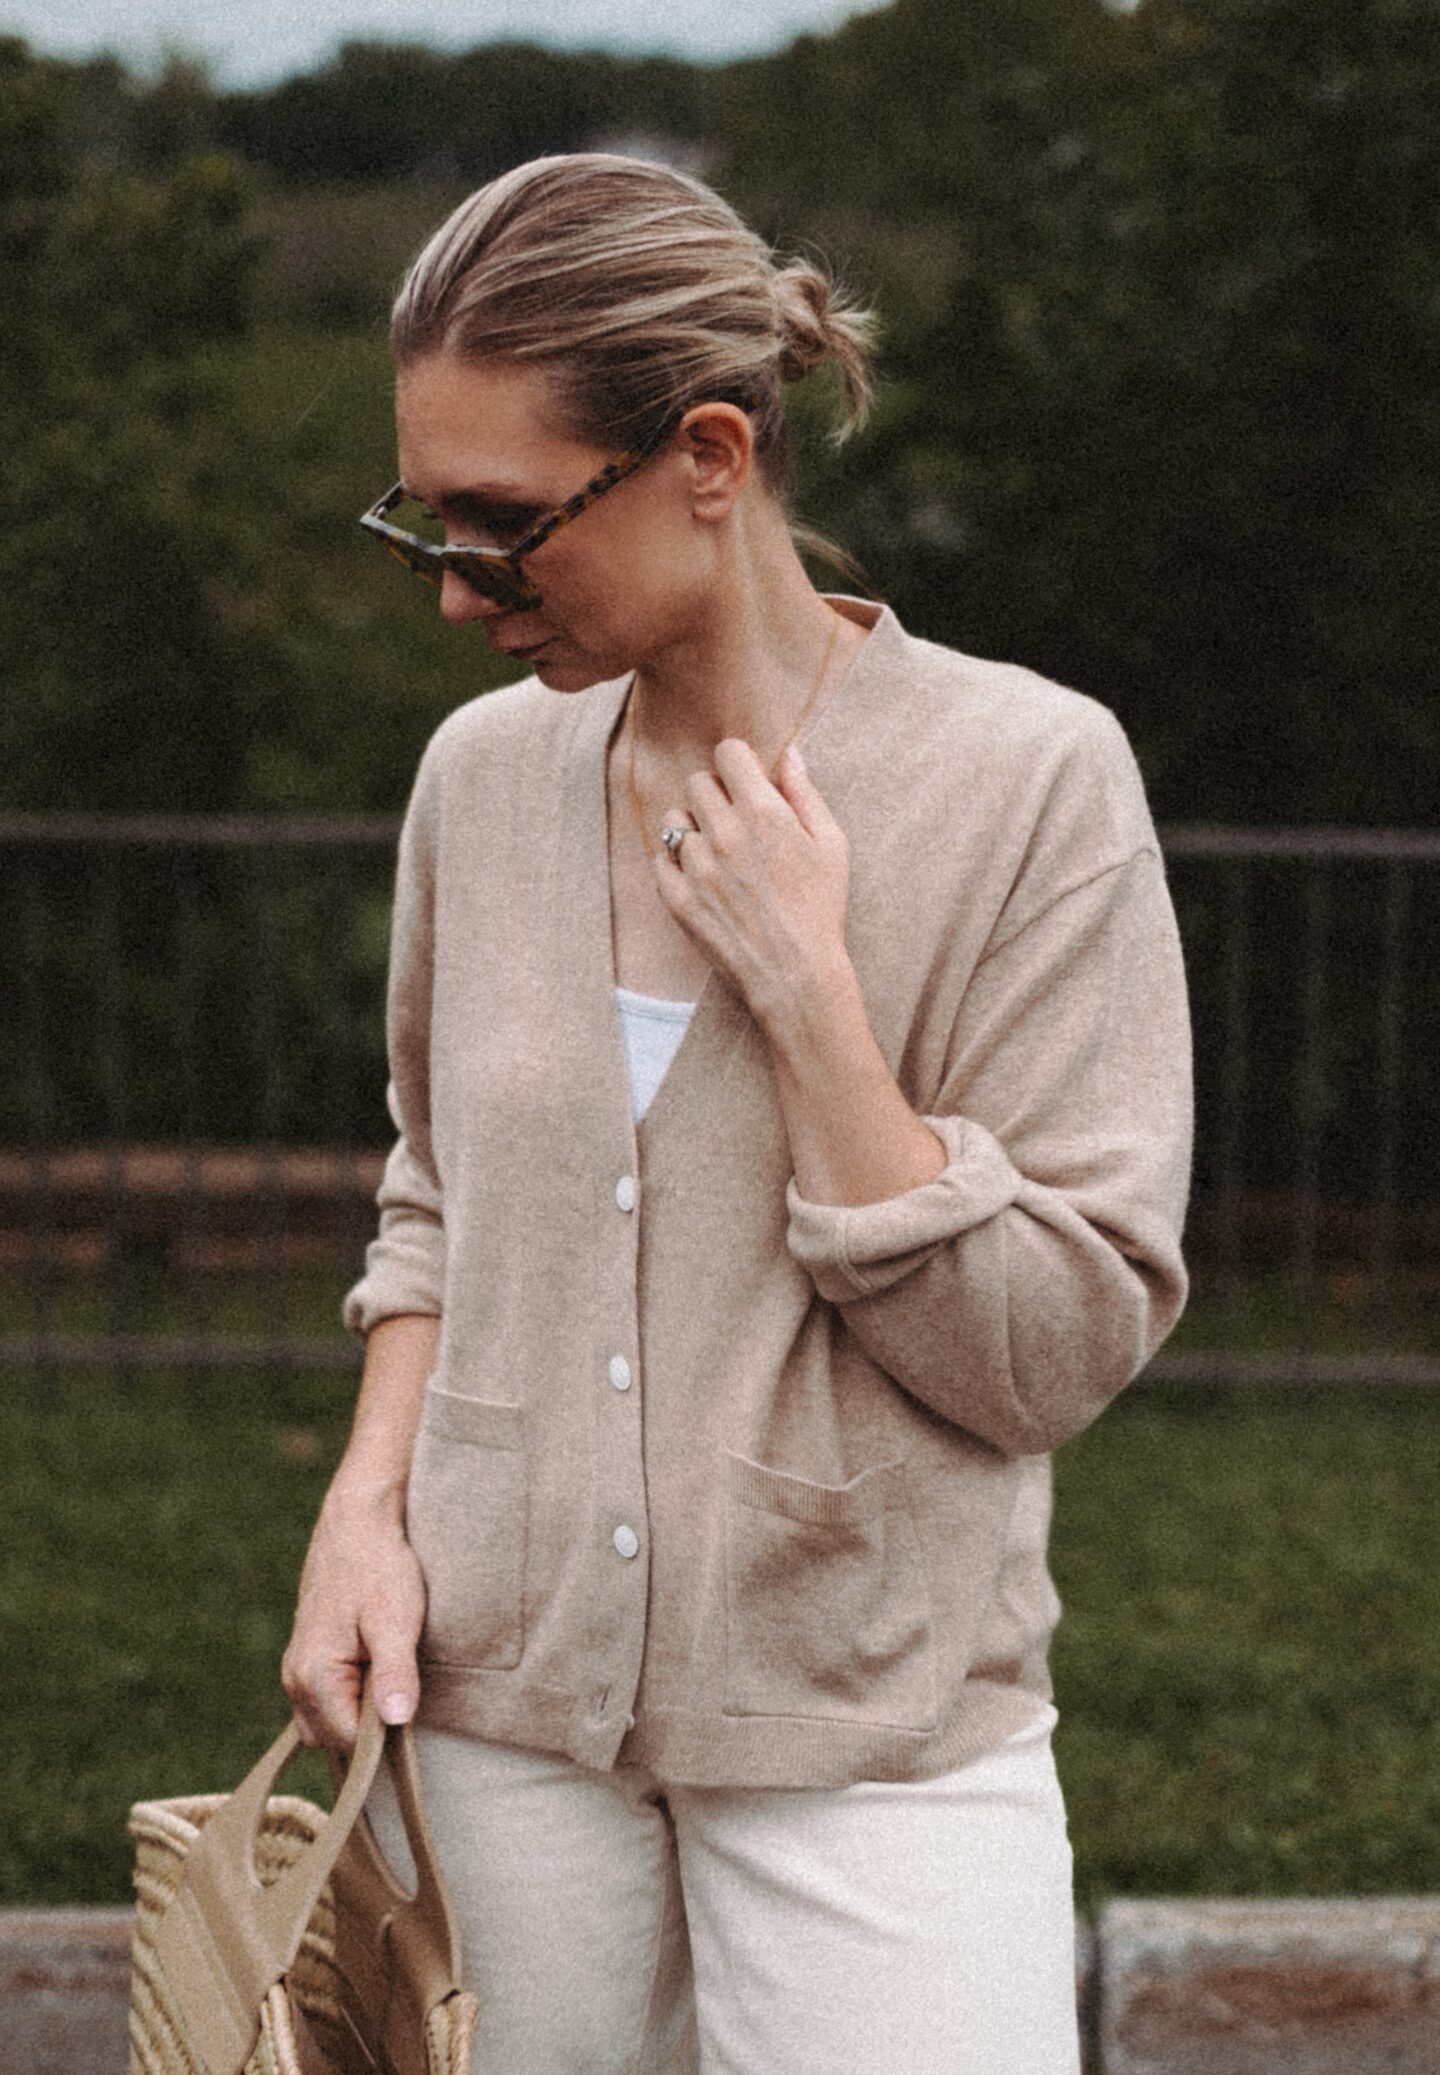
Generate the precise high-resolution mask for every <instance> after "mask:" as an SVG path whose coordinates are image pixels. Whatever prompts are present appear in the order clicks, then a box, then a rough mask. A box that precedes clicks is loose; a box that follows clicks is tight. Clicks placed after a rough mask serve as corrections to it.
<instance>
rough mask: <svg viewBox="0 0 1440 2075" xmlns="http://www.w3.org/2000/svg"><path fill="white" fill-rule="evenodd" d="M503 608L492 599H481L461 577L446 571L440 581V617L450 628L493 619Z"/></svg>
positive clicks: (478, 593)
mask: <svg viewBox="0 0 1440 2075" xmlns="http://www.w3.org/2000/svg"><path fill="white" fill-rule="evenodd" d="M504 610H505V607H504V606H503V605H499V604H497V603H496V601H495V600H494V599H493V598H485V597H482V595H481V594H480V592H479V591H477V590H475V589H474V588H473V587H472V586H471V585H470V584H467V583H466V581H465V579H464V577H463V576H457V575H456V574H455V571H454V570H453V569H447V570H446V571H445V572H444V574H443V575H442V577H441V579H440V617H441V618H442V619H443V620H448V621H449V623H450V625H451V626H452V627H463V626H465V625H467V624H468V623H469V622H470V621H472V620H489V619H494V617H495V615H496V614H497V613H501V612H504Z"/></svg>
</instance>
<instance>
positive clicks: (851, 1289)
mask: <svg viewBox="0 0 1440 2075" xmlns="http://www.w3.org/2000/svg"><path fill="white" fill-rule="evenodd" d="M920 1121H921V1122H922V1123H923V1124H928V1125H929V1127H930V1129H931V1130H932V1131H933V1132H934V1133H935V1135H936V1137H937V1138H938V1139H939V1140H940V1141H941V1143H942V1145H943V1146H944V1148H945V1152H946V1156H947V1157H946V1163H945V1165H944V1167H942V1168H941V1170H940V1172H939V1174H937V1175H935V1176H934V1177H933V1179H932V1180H930V1181H928V1182H922V1183H921V1184H920V1185H919V1187H918V1188H915V1189H906V1190H904V1191H903V1192H902V1193H901V1194H900V1195H898V1196H887V1197H885V1198H883V1199H882V1200H881V1201H880V1202H879V1203H860V1204H843V1203H811V1202H810V1201H809V1200H808V1199H807V1198H806V1197H804V1196H802V1195H801V1194H800V1191H799V1190H798V1189H797V1187H796V1186H795V1181H794V1178H793V1176H792V1178H791V1180H790V1182H789V1184H788V1186H787V1188H786V1192H785V1201H786V1206H787V1208H788V1210H789V1213H790V1224H789V1230H788V1234H787V1237H788V1241H789V1246H790V1251H791V1253H792V1254H793V1255H794V1257H795V1259H796V1260H797V1261H798V1262H799V1263H800V1265H801V1267H802V1268H808V1269H809V1271H810V1275H811V1277H812V1279H813V1281H814V1283H815V1287H816V1289H817V1290H818V1291H819V1292H820V1295H821V1296H822V1297H827V1298H829V1299H830V1301H831V1302H832V1303H836V1304H839V1303H843V1302H844V1301H845V1300H846V1299H848V1298H851V1297H865V1296H868V1295H870V1294H871V1293H872V1292H873V1291H876V1290H884V1289H888V1288H889V1287H890V1285H891V1284H892V1283H896V1282H899V1281H901V1280H902V1278H903V1277H905V1276H907V1275H909V1274H911V1273H912V1272H913V1271H914V1270H915V1269H916V1268H919V1267H920V1266H921V1265H922V1264H923V1262H924V1261H926V1260H927V1259H928V1258H929V1256H930V1255H931V1254H933V1253H934V1252H935V1250H936V1248H937V1247H940V1246H943V1245H944V1244H945V1242H946V1241H947V1240H951V1239H954V1238H956V1237H957V1236H958V1235H959V1234H960V1233H962V1232H967V1231H969V1229H970V1227H971V1226H972V1225H983V1224H984V1223H985V1221H986V1219H987V1218H993V1217H995V1216H996V1215H997V1214H998V1213H999V1212H1000V1211H1002V1210H1004V1209H1006V1208H1007V1207H1008V1205H1010V1204H1012V1203H1013V1202H1014V1201H1015V1198H1016V1196H1017V1194H1018V1193H1019V1190H1020V1186H1021V1180H1020V1176H1019V1174H1018V1173H1017V1172H1016V1170H1015V1167H1014V1166H1013V1164H1012V1163H1011V1160H1010V1158H1009V1155H1008V1154H1007V1153H1006V1151H1005V1148H1004V1147H1003V1146H1002V1145H1001V1144H1000V1142H999V1141H998V1139H996V1138H994V1137H992V1135H991V1134H990V1132H988V1131H987V1130H986V1129H985V1127H984V1126H983V1125H982V1124H975V1123H972V1122H971V1121H970V1120H969V1118H966V1117H932V1116H927V1117H922V1118H921V1120H920Z"/></svg>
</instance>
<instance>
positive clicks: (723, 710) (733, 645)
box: [636, 512, 863, 770]
mask: <svg viewBox="0 0 1440 2075" xmlns="http://www.w3.org/2000/svg"><path fill="white" fill-rule="evenodd" d="M767 521H768V523H767V524H766V525H765V526H764V528H763V529H762V528H757V537H755V538H753V539H751V540H750V541H748V542H746V543H745V544H744V545H745V547H746V548H747V549H748V550H749V551H748V552H743V553H740V554H738V555H736V556H735V557H734V558H733V561H732V564H731V566H730V567H729V568H728V569H727V570H726V572H725V578H724V582H723V583H719V584H717V585H716V586H715V587H714V596H713V601H712V602H711V603H709V604H708V605H706V606H703V607H701V608H700V609H699V610H698V611H697V613H696V615H695V617H694V619H693V621H692V622H691V623H690V624H688V625H687V626H686V628H685V629H684V631H683V632H682V633H681V634H680V635H679V636H678V637H677V638H676V639H675V640H673V641H672V642H670V643H669V644H668V645H667V646H665V647H664V648H663V649H661V650H659V651H657V652H656V653H655V654H654V655H652V656H650V657H647V659H646V661H645V663H644V665H643V666H642V668H641V669H640V670H639V671H638V672H637V673H636V689H637V692H638V695H639V696H638V699H637V702H636V718H637V720H638V722H639V733H640V736H641V739H642V743H643V751H644V753H645V754H647V755H648V757H649V758H650V759H653V760H658V761H660V762H662V763H663V764H665V765H667V766H671V767H674V768H675V769H676V770H690V769H695V768H698V767H700V766H702V765H706V766H708V765H709V763H710V762H711V760H712V758H713V755H714V751H715V746H716V744H717V743H719V742H723V741H725V740H726V739H727V737H734V736H738V737H739V738H740V739H741V740H742V741H745V742H748V743H749V744H750V746H751V748H752V749H753V750H754V751H755V753H756V755H757V756H758V757H759V758H760V759H761V761H762V762H763V763H764V764H765V765H766V767H767V769H768V768H769V767H770V766H771V764H773V762H774V760H775V758H776V757H778V755H779V753H780V749H781V747H782V745H783V744H784V743H785V741H786V740H787V739H788V737H789V735H790V732H791V730H792V729H793V728H794V726H795V724H796V722H797V721H798V720H799V719H800V716H801V714H802V712H803V711H804V708H805V704H806V701H807V700H808V699H809V698H810V697H811V694H812V693H813V692H814V690H815V686H816V673H817V672H818V671H819V670H820V668H821V664H822V661H824V660H825V658H826V655H827V650H828V651H829V660H828V667H827V668H826V670H825V677H826V681H827V684H829V685H833V684H834V683H835V682H836V681H837V680H838V678H839V677H840V676H841V675H842V674H843V672H844V668H845V664H846V662H847V661H848V660H849V657H850V655H851V653H852V652H853V647H854V646H858V644H859V642H860V640H861V639H863V630H862V629H861V628H859V627H855V628H853V629H852V628H851V627H850V626H849V625H848V624H842V626H841V628H840V630H839V631H840V637H841V638H840V639H839V640H838V641H833V640H832V637H833V635H834V633H835V615H834V613H833V611H832V609H831V608H830V607H829V606H828V605H827V604H826V603H825V600H824V599H823V598H822V597H821V596H820V595H819V593H818V592H817V591H816V590H815V589H814V587H813V585H812V584H811V582H810V580H809V578H808V577H807V576H806V574H805V571H804V569H803V567H802V566H801V563H800V558H799V556H798V555H797V554H796V552H795V549H794V546H793V544H792V542H791V540H790V536H789V533H788V531H787V530H786V528H785V524H784V520H783V518H782V517H781V515H780V514H779V513H778V512H775V513H773V514H767ZM762 530H763V531H764V532H765V533H766V534H767V536H768V537H766V538H764V539H761V538H759V537H758V534H759V532H760V531H762ZM847 636H850V637H852V639H851V640H847V639H846V637H847ZM824 696H825V691H824V687H822V688H821V697H820V701H819V702H817V703H823V699H824Z"/></svg>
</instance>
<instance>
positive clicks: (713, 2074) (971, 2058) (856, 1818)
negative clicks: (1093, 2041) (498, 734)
mask: <svg viewBox="0 0 1440 2075" xmlns="http://www.w3.org/2000/svg"><path fill="white" fill-rule="evenodd" d="M1055 1720H1056V1714H1055V1710H1054V1708H1053V1707H1049V1708H1047V1710H1046V1713H1045V1714H1044V1715H1043V1716H1042V1717H1041V1718H1040V1719H1039V1720H1038V1721H1036V1722H1035V1723H1033V1724H1032V1725H1030V1726H1029V1727H1027V1728H1025V1729H1023V1730H1021V1731H1019V1732H1018V1733H1017V1734H1016V1735H1014V1736H1012V1737H1010V1738H1009V1739H1008V1740H1007V1741H1006V1742H1005V1743H1003V1744H1001V1745H1000V1746H999V1748H998V1749H996V1750H994V1751H991V1752H989V1753H987V1754H986V1755H985V1756H984V1757H982V1758H978V1759H976V1760H974V1761H973V1762H972V1763H971V1764H969V1765H966V1766H962V1767H961V1768H960V1769H959V1771H957V1772H952V1773H948V1774H946V1775H944V1776H943V1777H941V1778H939V1779H933V1780H921V1781H915V1782H905V1783H901V1784H893V1783H889V1782H882V1781H868V1780H867V1781H862V1782H860V1783H859V1784H857V1785H855V1786H850V1787H843V1788H836V1789H815V1788H812V1789H807V1790H804V1791H793V1792H792V1791H789V1790H778V1789H773V1788H772V1789H763V1790H756V1789H753V1788H746V1789H743V1790H741V1789H731V1788H714V1787H704V1788H700V1787H668V1788H667V1787H663V1786H661V1785H660V1784H659V1783H658V1782H657V1781H656V1780H655V1779H653V1778H652V1777H651V1776H650V1775H649V1774H648V1773H646V1772H644V1771H643V1770H640V1769H638V1768H636V1767H632V1766H621V1767H618V1768H617V1769H616V1770H615V1771H613V1772H592V1771H588V1770H587V1769H585V1768H584V1767H582V1766H577V1765H575V1764H573V1763H572V1762H571V1761H570V1760H568V1759H561V1758H554V1757H549V1756H546V1755H543V1754H541V1753H536V1752H531V1751H522V1750H512V1749H509V1748H507V1747H504V1746H501V1745H496V1744H487V1743H481V1742H478V1741H476V1740H475V1739H473V1738H469V1737H461V1736H454V1735H449V1734H446V1733H442V1732H440V1731H437V1730H420V1731H417V1733H416V1747H417V1757H418V1762H419V1767H420V1775H421V1780H422V1782H423V1785H424V1790H425V1803H426V1809H427V1812H428V1815H429V1818H430V1824H431V1829H432V1832H433V1834H434V1837H435V1842H436V1848H437V1850H438V1853H439V1856H440V1860H441V1864H442V1867H443V1869H444V1872H445V1876H446V1880H447V1882H448V1885H449V1888H450V1896H451V1901H452V1903H453V1905H454V1909H455V1915H456V1920H457V1925H458V1929H459V1933H460V1939H461V1945H462V1951H463V1966H464V1974H465V1980H466V1984H467V1986H469V1987H471V1988H473V1989H474V1990H475V1992H476V1994H477V1996H478V1998H479V2002H480V2026H479V2033H478V2037H477V2042H476V2049H475V2056H474V2062H473V2068H474V2075H1078V2071H1079V2067H1080V2053H1079V2044H1078V2036H1077V2026H1076V2017H1075V1935H1074V1914H1073V1905H1072V1891H1071V1857H1070V1844H1069V1838H1068V1836H1067V1832H1066V1823H1065V1807H1064V1802H1063V1799H1062V1796H1061V1791H1060V1784H1059V1781H1058V1780H1057V1778H1056V1775H1055V1765H1054V1760H1053V1757H1052V1755H1051V1749H1050V1732H1051V1730H1052V1728H1053V1726H1054V1723H1055ZM393 1796H394V1790H393V1788H392V1787H391V1786H390V1782H389V1778H388V1775H386V1774H385V1773H384V1772H383V1771H382V1773H381V1775H380V1778H379V1780H378V1781H377V1783H376V1787H375V1790H374V1792H373V1793H372V1796H371V1801H370V1815H371V1820H372V1823H373V1825H374V1828H375V1832H376V1835H377V1837H378V1839H379V1842H380V1844H381V1847H382V1849H383V1850H384V1851H385V1853H386V1855H387V1857H389V1858H390V1860H391V1862H392V1864H393V1865H394V1866H395V1867H396V1869H397V1870H398V1871H399V1872H401V1873H402V1875H403V1876H404V1877H405V1878H406V1879H407V1880H408V1879H410V1878H412V1877H413V1865H412V1862H411V1860H410V1857H409V1853H408V1850H407V1849H406V1846H405V1841H404V1836H403V1833H402V1832H401V1830H400V1826H399V1818H398V1812H397V1811H396V1808H395V1804H394V1798H393Z"/></svg>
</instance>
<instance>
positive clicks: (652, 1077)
mask: <svg viewBox="0 0 1440 2075" xmlns="http://www.w3.org/2000/svg"><path fill="white" fill-rule="evenodd" d="M615 1003H616V1006H617V1008H618V1009H619V1011H620V1035H621V1037H622V1038H623V1039H624V1041H625V1066H626V1070H627V1072H628V1073H629V1076H630V1111H631V1115H632V1116H633V1117H634V1119H635V1122H636V1123H637V1124H638V1123H639V1121H640V1119H641V1118H642V1117H643V1116H644V1114H645V1112H646V1110H648V1109H649V1107H650V1104H651V1102H652V1101H653V1100H654V1096H655V1090H656V1089H657V1088H658V1087H659V1086H660V1083H661V1082H662V1081H663V1080H664V1078H665V1069H666V1067H668V1066H669V1064H670V1062H671V1060H672V1059H673V1058H674V1057H675V1053H676V1050H677V1048H678V1046H679V1043H680V1040H681V1038H682V1037H684V1035H685V1026H686V1024H687V1023H688V1022H689V1021H690V1018H691V1016H692V1015H693V1014H694V1013H695V1004H694V1002H693V1001H662V1000H661V999H660V997H659V996H658V995H655V994H636V993H635V992H634V991H633V989H631V988H629V987H617V988H616V989H615Z"/></svg>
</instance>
